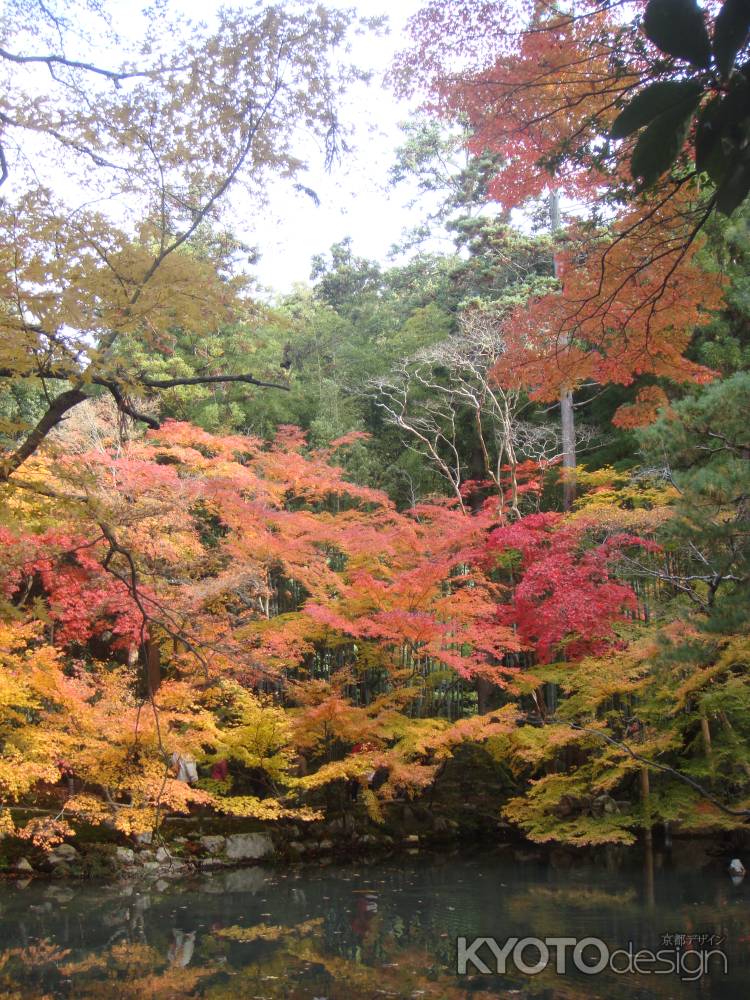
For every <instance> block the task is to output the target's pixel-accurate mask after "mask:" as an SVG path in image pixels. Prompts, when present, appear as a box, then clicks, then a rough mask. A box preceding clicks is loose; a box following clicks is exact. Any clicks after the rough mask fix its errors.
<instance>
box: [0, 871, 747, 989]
mask: <svg viewBox="0 0 750 1000" xmlns="http://www.w3.org/2000/svg"><path fill="white" fill-rule="evenodd" d="M646 864H647V867H646V872H647V878H646V880H645V884H644V877H643V875H644V869H643V867H640V869H639V867H638V866H637V865H634V867H633V868H632V870H614V871H612V870H608V867H607V865H606V864H605V863H602V864H601V865H596V866H594V865H590V866H582V865H579V864H575V865H572V866H569V867H552V866H551V865H548V864H547V863H544V862H533V863H524V864H521V863H519V862H517V861H512V860H510V859H508V860H503V855H502V854H500V855H491V856H487V855H480V856H476V857H473V858H461V857H460V856H458V855H455V856H452V857H447V858H446V857H444V858H434V857H431V858H424V859H414V858H410V859H409V862H408V863H407V862H403V861H402V862H396V861H380V862H376V863H373V864H372V865H370V866H367V865H361V866H358V867H357V866H355V867H351V866H350V867H345V868H321V869H318V870H312V871H311V870H302V869H293V868H290V869H288V870H285V871H271V870H268V871H263V870H262V869H260V868H250V869H244V870H237V871H233V872H228V873H224V874H214V875H212V876H208V875H205V876H202V877H200V878H198V879H196V880H194V881H185V880H182V881H172V882H167V881H161V882H159V883H157V886H154V887H151V888H150V889H148V890H147V889H145V888H143V887H140V888H139V887H136V886H134V885H132V884H127V883H124V882H119V883H115V884H108V885H104V886H102V885H75V886H71V885H66V886H59V885H41V884H34V883H32V884H31V885H29V886H27V887H26V888H15V887H13V886H12V885H7V886H2V887H0V932H1V934H2V937H1V938H0V940H1V941H2V945H1V946H0V996H2V997H3V998H13V1000H31V998H33V1000H40V998H49V1000H53V998H66V1000H85V998H91V1000H93V998H96V1000H131V998H132V1000H175V998H181V997H202V998H206V1000H235V998H237V1000H240V998H241V1000H245V998H258V1000H276V998H285V1000H303V998H304V1000H313V998H325V1000H357V998H368V1000H369V998H373V1000H374V998H384V997H393V998H407V997H408V998H433V1000H458V998H461V1000H489V998H497V997H518V998H520V1000H532V998H533V1000H582V998H594V997H607V998H608V1000H620V998H623V1000H624V998H628V1000H633V998H635V1000H646V998H651V997H657V998H665V1000H666V998H682V997H693V996H694V997H700V998H706V1000H709V998H710V1000H714V998H716V1000H734V998H740V997H743V998H744V997H746V996H747V987H746V980H747V975H748V971H750V969H749V968H748V966H749V965H750V963H748V960H747V957H746V955H747V952H748V943H750V912H749V911H748V905H747V904H748V901H749V899H750V886H747V885H745V884H744V883H743V884H740V885H738V886H733V885H732V882H731V881H730V879H729V878H728V877H724V876H722V875H721V874H720V873H718V872H716V871H709V872H704V873H701V872H700V871H698V870H697V867H694V868H693V869H691V870H689V871H687V872H682V871H675V870H671V871H670V870H667V869H664V868H657V869H656V870H654V868H653V859H647V862H646ZM641 865H642V862H641ZM675 934H688V935H690V934H692V935H698V934H712V935H715V936H717V937H718V936H720V937H723V938H724V943H723V944H722V945H721V947H722V949H723V950H725V951H726V953H727V956H728V965H729V974H728V975H727V976H724V975H722V974H720V973H719V971H718V968H716V969H714V970H713V972H712V974H709V975H708V976H705V977H703V978H702V979H700V980H698V981H696V982H692V983H690V982H681V981H680V979H679V977H677V976H675V975H660V976H655V975H650V976H646V975H642V976H637V975H626V976H625V975H623V976H619V975H615V974H614V973H612V972H609V971H607V972H605V973H602V974H600V975H598V976H586V975H583V974H581V973H577V974H575V975H574V974H572V972H571V974H569V975H566V976H559V975H558V974H557V973H556V971H555V968H554V961H553V962H551V963H550V964H549V966H548V967H547V968H546V969H544V970H543V971H542V972H541V973H539V974H538V975H536V976H533V977H532V976H524V975H522V974H520V973H519V972H518V971H517V970H516V969H515V967H514V966H513V965H512V963H511V964H509V967H508V971H507V973H506V974H504V975H497V974H489V975H487V974H484V973H482V972H479V971H476V970H475V969H474V967H473V966H470V968H469V971H468V973H467V974H466V975H463V976H459V975H457V972H456V939H457V938H458V937H459V936H461V937H466V938H468V939H473V938H475V937H478V936H487V937H493V938H495V939H496V940H497V941H498V943H502V942H503V941H504V940H505V939H506V938H507V937H509V936H514V937H518V938H522V937H525V936H533V937H539V938H546V937H561V936H564V937H575V938H583V937H586V936H596V937H599V938H602V939H603V940H604V941H606V942H607V943H608V945H609V946H610V947H611V948H623V947H627V945H628V942H631V941H632V942H633V945H634V947H635V948H636V949H645V948H648V949H652V950H654V951H657V950H658V949H659V948H660V947H661V946H662V942H663V940H664V939H665V936H669V935H672V936H673V935H675ZM685 947H686V948H690V947H691V945H690V944H689V943H688V944H686V945H685Z"/></svg>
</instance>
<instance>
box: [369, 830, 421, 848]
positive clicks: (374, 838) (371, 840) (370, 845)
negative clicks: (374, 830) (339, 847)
mask: <svg viewBox="0 0 750 1000" xmlns="http://www.w3.org/2000/svg"><path fill="white" fill-rule="evenodd" d="M406 839H407V840H410V839H411V838H409V837H407V838H406ZM416 840H417V841H419V837H416ZM359 842H360V844H361V845H362V846H363V847H373V846H374V845H375V844H377V842H378V838H377V837H373V835H372V834H371V833H364V834H362V836H361V837H360V838H359Z"/></svg>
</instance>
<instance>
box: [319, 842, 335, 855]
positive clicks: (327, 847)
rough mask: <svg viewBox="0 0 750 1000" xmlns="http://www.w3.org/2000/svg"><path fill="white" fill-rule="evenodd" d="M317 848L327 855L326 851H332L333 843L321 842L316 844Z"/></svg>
mask: <svg viewBox="0 0 750 1000" xmlns="http://www.w3.org/2000/svg"><path fill="white" fill-rule="evenodd" d="M318 847H319V848H320V850H321V851H325V852H326V853H327V852H328V851H332V850H333V841H332V840H321V842H320V844H318Z"/></svg>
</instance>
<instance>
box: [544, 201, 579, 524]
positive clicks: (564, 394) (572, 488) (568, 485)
mask: <svg viewBox="0 0 750 1000" xmlns="http://www.w3.org/2000/svg"><path fill="white" fill-rule="evenodd" d="M549 224H550V230H551V231H552V233H553V234H554V233H556V232H557V231H558V229H559V228H560V192H559V191H557V190H556V189H553V190H552V191H550V193H549ZM555 277H556V278H557V277H558V265H557V256H555ZM563 346H565V344H563ZM560 422H561V430H562V453H563V462H562V467H563V510H570V508H571V507H572V506H573V501H574V500H575V496H576V482H575V474H574V472H573V470H574V469H575V467H576V428H575V410H574V409H573V393H572V392H571V391H570V389H562V391H561V392H560Z"/></svg>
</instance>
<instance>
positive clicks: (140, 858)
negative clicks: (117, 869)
mask: <svg viewBox="0 0 750 1000" xmlns="http://www.w3.org/2000/svg"><path fill="white" fill-rule="evenodd" d="M135 860H136V862H137V863H138V864H139V865H145V864H146V862H147V861H155V860H156V854H155V853H154V852H153V851H149V850H145V851H138V853H137V854H136V856H135Z"/></svg>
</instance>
